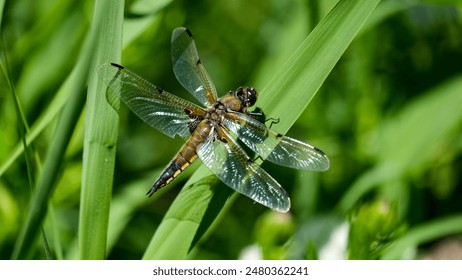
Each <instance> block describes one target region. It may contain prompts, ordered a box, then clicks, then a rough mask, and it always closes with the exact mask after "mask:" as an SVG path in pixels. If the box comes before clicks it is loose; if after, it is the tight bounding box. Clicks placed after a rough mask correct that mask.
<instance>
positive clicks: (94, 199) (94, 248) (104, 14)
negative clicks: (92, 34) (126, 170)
mask: <svg viewBox="0 0 462 280" xmlns="http://www.w3.org/2000/svg"><path fill="white" fill-rule="evenodd" d="M123 11H124V1H119V0H115V1H114V0H104V1H97V2H96V7H95V16H96V18H98V19H100V20H101V21H102V28H103V30H104V32H102V33H101V36H100V38H99V44H98V45H97V46H98V47H97V48H96V57H95V60H94V63H93V66H92V67H91V69H92V70H93V71H92V72H91V73H92V74H91V75H90V82H89V87H88V98H87V114H86V128H85V139H84V151H83V174H82V192H81V206H80V220H79V247H80V258H81V259H104V258H105V257H106V242H107V231H108V220H109V206H110V201H111V192H112V181H113V176H114V165H115V151H116V149H115V146H116V142H117V127H118V116H117V113H116V112H115V111H114V110H113V109H112V108H111V107H110V106H109V105H108V104H107V102H106V98H105V95H104V94H102V93H104V90H105V85H104V84H103V83H102V82H101V81H100V80H99V79H98V77H97V75H96V67H97V66H98V65H100V64H102V63H104V62H107V61H114V62H120V57H121V53H122V23H123Z"/></svg>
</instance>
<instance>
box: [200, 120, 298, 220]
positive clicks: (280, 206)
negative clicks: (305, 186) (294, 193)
mask: <svg viewBox="0 0 462 280" xmlns="http://www.w3.org/2000/svg"><path fill="white" fill-rule="evenodd" d="M219 129H220V128H219ZM219 134H221V135H222V136H221V137H223V138H224V141H221V140H214V138H213V137H208V139H207V140H206V141H204V143H202V144H201V145H199V146H198V148H197V155H198V156H199V158H200V159H201V160H202V162H203V163H204V164H205V165H206V166H207V167H208V168H209V169H210V170H211V171H212V172H213V173H214V174H215V175H216V176H217V177H218V178H219V179H220V180H221V181H222V182H223V183H225V184H226V185H228V186H229V187H231V188H232V189H234V190H236V191H237V192H239V193H241V194H243V195H245V196H248V197H250V198H251V199H253V200H254V201H256V202H258V203H261V204H263V205H265V206H267V207H269V208H271V209H274V210H276V211H279V212H283V213H284V212H287V211H289V209H290V198H289V196H288V195H287V193H286V191H285V190H284V189H283V188H282V187H281V185H279V183H278V182H277V181H276V180H274V179H273V178H272V177H271V176H270V175H269V174H268V173H266V171H265V170H263V169H262V168H261V167H260V166H259V165H258V164H256V163H255V162H253V161H252V160H251V159H250V158H249V157H248V156H247V155H246V154H245V152H244V150H242V148H241V147H239V146H238V144H237V143H236V142H235V141H234V140H233V139H232V138H231V137H230V136H229V135H228V134H227V133H226V132H224V130H221V132H220V133H219Z"/></svg>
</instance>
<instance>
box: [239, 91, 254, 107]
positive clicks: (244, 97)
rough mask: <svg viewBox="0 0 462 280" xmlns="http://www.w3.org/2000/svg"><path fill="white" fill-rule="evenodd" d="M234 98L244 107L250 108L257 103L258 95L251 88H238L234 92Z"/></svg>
mask: <svg viewBox="0 0 462 280" xmlns="http://www.w3.org/2000/svg"><path fill="white" fill-rule="evenodd" d="M236 96H237V97H238V98H239V99H240V100H241V101H242V102H243V104H245V106H246V107H252V106H253V105H254V104H255V102H256V101H257V96H258V93H257V91H256V90H255V88H253V87H239V88H238V89H237V90H236Z"/></svg>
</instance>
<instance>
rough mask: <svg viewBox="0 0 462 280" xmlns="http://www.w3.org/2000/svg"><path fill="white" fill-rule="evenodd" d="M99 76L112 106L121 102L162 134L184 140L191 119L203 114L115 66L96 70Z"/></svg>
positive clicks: (179, 99) (111, 64) (192, 106)
mask: <svg viewBox="0 0 462 280" xmlns="http://www.w3.org/2000/svg"><path fill="white" fill-rule="evenodd" d="M98 74H99V76H100V77H101V78H102V79H103V80H104V82H105V83H106V84H107V85H108V90H107V92H106V98H107V100H108V102H109V103H110V104H111V105H113V107H114V104H115V103H114V102H116V101H117V100H118V99H120V100H122V101H123V102H124V103H125V104H126V105H127V106H128V107H129V108H130V110H131V111H132V112H133V113H135V114H136V115H137V116H138V117H139V118H141V119H142V120H143V121H145V122H146V123H147V124H149V125H150V126H152V127H154V128H156V129H158V130H160V131H161V132H163V133H164V134H166V135H168V136H170V137H172V138H173V137H174V136H175V135H180V136H181V137H183V138H187V137H188V136H189V135H190V132H189V127H188V125H190V123H191V121H192V118H194V117H195V116H201V115H204V114H205V111H204V110H203V109H202V108H200V107H198V106H197V105H195V104H193V103H190V102H188V101H186V100H184V99H181V98H179V97H177V96H175V95H173V94H171V93H168V92H166V91H164V90H162V89H160V88H159V87H157V86H155V85H153V84H151V83H150V82H148V81H146V80H145V79H143V78H141V77H140V76H138V75H137V74H135V73H133V72H131V71H130V70H127V69H125V68H124V67H123V66H120V65H118V64H115V63H107V64H103V65H101V66H99V68H98Z"/></svg>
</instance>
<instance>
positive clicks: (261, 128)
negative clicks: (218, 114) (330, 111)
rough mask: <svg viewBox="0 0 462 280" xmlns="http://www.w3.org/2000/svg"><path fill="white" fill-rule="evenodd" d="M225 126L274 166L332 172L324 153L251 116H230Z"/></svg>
mask: <svg viewBox="0 0 462 280" xmlns="http://www.w3.org/2000/svg"><path fill="white" fill-rule="evenodd" d="M224 124H225V126H226V127H227V128H229V129H230V130H231V131H232V132H233V133H235V134H236V135H237V136H238V137H239V139H240V140H241V141H242V142H244V143H245V144H246V145H247V146H248V147H249V148H250V149H252V150H253V151H254V152H256V153H257V154H259V155H260V156H262V157H263V158H264V159H267V160H269V161H271V162H273V163H276V164H278V165H282V166H287V167H291V168H296V169H303V170H313V171H325V170H327V169H329V165H330V164H329V159H328V158H327V156H326V154H324V152H323V151H321V150H320V149H318V148H316V147H314V146H311V145H309V144H306V143H303V142H301V141H298V140H296V139H293V138H290V137H287V136H284V135H282V134H279V133H277V132H275V131H273V130H271V129H269V128H267V127H266V126H265V124H263V123H261V122H259V121H257V120H255V119H254V118H252V117H250V116H249V115H247V114H243V113H238V112H232V113H227V114H226V116H225V120H224Z"/></svg>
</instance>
